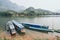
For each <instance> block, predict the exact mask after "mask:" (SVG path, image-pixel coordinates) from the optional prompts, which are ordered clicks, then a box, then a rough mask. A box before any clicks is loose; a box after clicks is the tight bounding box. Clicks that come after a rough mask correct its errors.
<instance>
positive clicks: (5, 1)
mask: <svg viewBox="0 0 60 40" xmlns="http://www.w3.org/2000/svg"><path fill="white" fill-rule="evenodd" d="M24 9H25V7H24V6H18V5H16V4H14V3H12V2H11V1H9V0H0V11H6V10H14V11H17V12H18V11H22V10H24Z"/></svg>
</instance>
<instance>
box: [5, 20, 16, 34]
mask: <svg viewBox="0 0 60 40" xmlns="http://www.w3.org/2000/svg"><path fill="white" fill-rule="evenodd" d="M6 30H7V31H9V32H10V34H11V35H15V34H16V31H15V27H14V25H13V23H12V22H11V21H8V23H7V24H6Z"/></svg>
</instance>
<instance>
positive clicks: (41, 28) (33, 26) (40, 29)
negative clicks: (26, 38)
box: [22, 23, 53, 32]
mask: <svg viewBox="0 0 60 40" xmlns="http://www.w3.org/2000/svg"><path fill="white" fill-rule="evenodd" d="M22 25H24V26H25V28H28V29H34V30H39V31H46V32H53V30H51V29H49V26H41V25H35V24H29V23H22Z"/></svg>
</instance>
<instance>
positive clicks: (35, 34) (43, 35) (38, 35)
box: [0, 29, 59, 40]
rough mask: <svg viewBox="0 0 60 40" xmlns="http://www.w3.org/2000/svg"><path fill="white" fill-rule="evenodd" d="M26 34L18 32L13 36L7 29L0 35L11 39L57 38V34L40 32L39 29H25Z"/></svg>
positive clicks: (52, 39) (54, 39) (51, 39)
mask: <svg viewBox="0 0 60 40" xmlns="http://www.w3.org/2000/svg"><path fill="white" fill-rule="evenodd" d="M25 30H26V32H25V35H20V34H18V33H17V34H16V35H14V36H11V35H10V34H9V33H7V32H6V31H4V32H1V33H0V37H1V38H4V37H5V38H7V39H10V40H13V39H15V40H37V39H39V40H40V39H41V40H47V39H48V40H57V37H59V35H58V36H56V35H54V34H53V33H43V32H39V31H34V30H29V29H25Z"/></svg>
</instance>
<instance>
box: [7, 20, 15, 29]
mask: <svg viewBox="0 0 60 40" xmlns="http://www.w3.org/2000/svg"><path fill="white" fill-rule="evenodd" d="M8 25H9V27H10V29H14V25H13V24H12V22H11V21H8Z"/></svg>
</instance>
